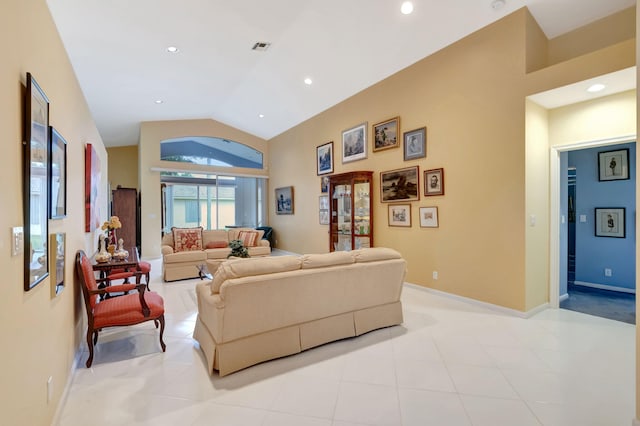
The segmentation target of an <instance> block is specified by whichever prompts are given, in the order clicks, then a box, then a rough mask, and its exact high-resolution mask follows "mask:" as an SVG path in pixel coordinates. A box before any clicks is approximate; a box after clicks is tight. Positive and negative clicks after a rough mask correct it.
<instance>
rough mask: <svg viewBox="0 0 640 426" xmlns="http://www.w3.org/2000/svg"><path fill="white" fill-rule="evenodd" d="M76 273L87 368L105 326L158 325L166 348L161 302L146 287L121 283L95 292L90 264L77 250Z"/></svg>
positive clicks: (144, 285) (163, 345)
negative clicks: (84, 326)
mask: <svg viewBox="0 0 640 426" xmlns="http://www.w3.org/2000/svg"><path fill="white" fill-rule="evenodd" d="M76 271H77V273H78V276H79V278H80V283H81V285H82V294H83V295H84V304H85V307H86V309H87V345H88V346H89V359H88V360H87V364H86V365H87V368H88V367H91V363H92V362H93V345H95V344H96V343H97V342H98V332H100V330H102V329H103V328H106V327H118V326H126V325H134V324H139V323H141V322H145V321H153V322H154V323H155V325H156V328H158V325H160V346H161V347H162V351H163V352H164V351H165V350H166V348H167V347H166V345H165V344H164V341H163V340H162V335H163V334H164V300H163V299H162V297H161V296H160V295H159V294H157V293H155V292H152V291H147V292H145V290H146V284H122V285H113V286H108V287H105V288H102V289H98V285H97V283H96V278H95V275H94V271H93V267H92V266H91V261H90V260H89V258H88V257H87V255H86V254H85V253H84V251H82V250H80V251H78V254H77V255H76ZM136 289H137V290H138V292H137V293H131V294H126V295H123V296H118V297H111V298H106V299H104V300H100V296H101V295H108V294H109V293H122V292H127V291H131V290H136Z"/></svg>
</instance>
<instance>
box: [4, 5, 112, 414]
mask: <svg viewBox="0 0 640 426" xmlns="http://www.w3.org/2000/svg"><path fill="white" fill-rule="evenodd" d="M0 38H2V40H5V42H6V43H7V45H10V46H11V48H10V49H6V51H5V52H4V56H3V58H2V65H1V66H0V140H2V146H3V155H2V156H0V180H2V182H5V184H4V185H3V187H2V192H1V195H0V200H1V201H0V204H1V205H2V207H1V213H0V229H1V230H2V231H1V232H0V270H1V271H2V285H0V341H2V345H3V348H4V349H3V351H2V368H1V369H0V383H1V385H0V395H1V396H0V413H1V414H0V417H1V418H2V420H1V421H0V423H2V424H7V425H47V424H51V421H52V418H53V416H54V413H55V410H56V408H57V406H58V403H59V401H60V398H61V396H62V392H63V390H64V387H65V384H66V382H67V380H68V379H69V378H70V376H69V373H70V371H71V366H72V362H73V360H74V355H75V353H76V350H77V349H78V347H79V346H80V344H81V341H83V339H82V337H81V336H82V333H84V328H83V326H82V324H83V322H84V316H85V315H84V312H83V311H81V310H80V309H81V307H82V306H81V304H80V301H79V293H78V288H77V287H76V286H75V284H74V263H73V262H74V255H75V253H76V251H77V250H78V249H84V250H86V251H87V252H92V251H93V250H94V247H95V243H96V240H97V234H85V232H84V146H85V143H87V142H89V143H92V144H93V145H94V146H95V148H96V151H97V153H98V155H99V156H100V159H101V163H102V164H101V166H102V167H101V170H102V177H103V182H102V185H101V188H103V189H105V190H106V170H107V168H106V158H107V157H106V151H105V149H104V146H103V144H102V141H101V139H100V135H99V134H98V132H97V130H96V128H95V125H94V123H93V120H92V118H91V115H90V112H89V109H88V107H87V104H86V102H85V99H84V96H83V94H82V92H81V91H80V88H79V86H78V82H77V81H76V78H75V73H74V72H73V69H72V68H71V66H70V64H69V61H68V59H67V54H66V52H65V50H64V48H63V45H62V42H61V41H60V39H59V37H58V33H57V30H56V27H55V25H54V23H53V21H52V19H51V16H50V14H49V10H48V8H47V6H46V3H45V1H44V0H29V1H25V0H5V1H3V2H2V14H0ZM26 72H31V73H32V74H33V75H34V77H35V78H36V80H37V82H38V83H39V84H40V86H41V87H42V89H43V90H44V92H45V93H46V95H47V96H48V98H49V101H50V124H51V125H53V126H54V127H55V128H56V129H57V130H58V131H59V132H60V133H61V134H62V135H63V136H64V138H65V139H66V141H67V154H68V180H67V197H68V198H67V211H68V214H67V217H66V218H65V219H62V220H51V221H49V232H50V233H55V232H64V233H66V241H67V248H66V262H65V268H66V273H65V282H66V283H67V286H66V287H65V289H64V291H63V292H62V293H61V294H60V295H59V296H57V297H53V296H52V295H51V288H50V287H51V282H50V280H49V279H48V278H46V279H45V280H44V281H43V282H41V283H40V284H38V285H37V286H36V287H34V288H33V289H32V290H31V291H29V292H25V291H24V290H23V257H22V255H19V256H15V257H13V256H11V247H10V238H9V237H10V231H9V230H10V227H12V226H23V225H24V221H23V217H22V185H21V182H22V174H21V173H22V167H21V161H22V151H21V147H22V111H23V108H24V98H23V96H24V90H25V80H26V77H25V75H26ZM102 193H103V194H102V195H103V198H102V199H101V200H100V202H99V206H100V207H102V214H103V215H104V213H105V207H106V197H105V194H106V191H104V190H103V191H102ZM49 377H52V378H53V398H52V400H51V401H49V402H47V379H48V378H49Z"/></svg>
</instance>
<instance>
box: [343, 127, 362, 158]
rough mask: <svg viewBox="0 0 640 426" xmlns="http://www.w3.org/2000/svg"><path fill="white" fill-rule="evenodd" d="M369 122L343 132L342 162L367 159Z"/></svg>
mask: <svg viewBox="0 0 640 426" xmlns="http://www.w3.org/2000/svg"><path fill="white" fill-rule="evenodd" d="M367 126H368V124H367V122H364V123H362V124H358V125H357V126H355V127H352V128H350V129H347V130H344V131H343V132H342V162H343V163H348V162H350V161H357V160H363V159H365V158H367Z"/></svg>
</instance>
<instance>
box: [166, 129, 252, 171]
mask: <svg viewBox="0 0 640 426" xmlns="http://www.w3.org/2000/svg"><path fill="white" fill-rule="evenodd" d="M160 159H161V160H164V161H178V162H182V163H192V164H201V165H206V166H219V167H244V168H249V169H262V168H263V161H262V152H260V151H258V150H256V149H253V148H251V147H250V146H248V145H245V144H242V143H239V142H234V141H230V140H228V139H222V138H216V137H206V136H186V137H182V138H175V139H166V140H163V141H161V142H160Z"/></svg>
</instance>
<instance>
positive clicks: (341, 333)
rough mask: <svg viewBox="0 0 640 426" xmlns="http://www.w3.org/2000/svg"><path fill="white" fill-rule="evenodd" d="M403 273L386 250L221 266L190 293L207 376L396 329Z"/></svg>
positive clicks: (395, 254) (394, 255)
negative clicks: (195, 301) (193, 295)
mask: <svg viewBox="0 0 640 426" xmlns="http://www.w3.org/2000/svg"><path fill="white" fill-rule="evenodd" d="M405 269H406V262H405V260H404V259H403V258H402V257H401V256H400V254H399V253H398V252H396V251H394V250H391V249H388V248H366V249H360V250H355V251H351V252H333V253H327V254H307V255H303V256H273V257H264V258H258V259H237V260H228V261H226V262H224V263H222V264H221V265H220V267H219V268H218V271H217V273H216V275H215V276H214V278H213V280H211V281H210V282H202V283H199V284H198V285H197V286H196V294H197V298H198V318H197V321H196V326H195V330H194V333H193V337H194V339H196V340H197V341H198V342H199V344H200V348H201V349H202V351H203V352H204V355H205V357H206V361H207V368H208V370H209V372H210V373H211V374H213V371H214V370H217V371H218V372H219V374H220V376H224V375H226V374H229V373H232V372H234V371H237V370H240V369H243V368H245V367H248V366H251V365H254V364H258V363H260V362H262V361H267V360H270V359H274V358H278V357H282V356H285V355H291V354H295V353H298V352H300V351H303V350H306V349H309V348H312V347H314V346H318V345H322V344H324V343H327V342H331V341H334V340H338V339H343V338H347V337H352V336H358V335H361V334H363V333H366V332H368V331H371V330H375V329H378V328H382V327H387V326H392V325H397V324H400V323H402V305H401V302H400V294H401V292H402V284H403V282H404V277H405Z"/></svg>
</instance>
